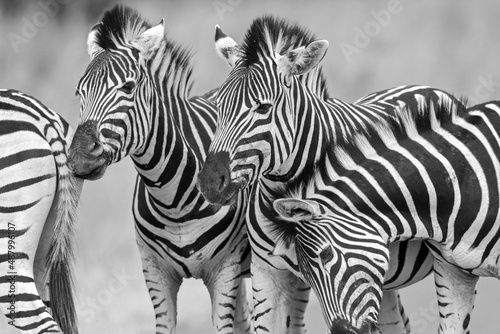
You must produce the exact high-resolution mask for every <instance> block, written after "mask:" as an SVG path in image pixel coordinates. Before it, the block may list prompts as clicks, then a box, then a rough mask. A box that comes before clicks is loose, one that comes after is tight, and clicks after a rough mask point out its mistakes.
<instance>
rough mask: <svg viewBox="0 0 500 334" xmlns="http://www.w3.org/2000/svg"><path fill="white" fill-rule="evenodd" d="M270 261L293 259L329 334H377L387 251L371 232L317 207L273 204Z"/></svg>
mask: <svg viewBox="0 0 500 334" xmlns="http://www.w3.org/2000/svg"><path fill="white" fill-rule="evenodd" d="M273 207H274V210H275V211H276V215H277V216H276V217H277V218H276V219H275V222H274V223H275V231H276V236H277V238H278V242H277V244H276V248H275V250H274V251H273V255H286V256H287V257H289V258H290V259H296V262H297V263H298V265H299V269H300V271H301V273H302V274H303V276H304V279H305V280H306V281H307V282H308V283H309V284H310V285H311V287H312V288H313V290H314V292H315V293H316V296H317V297H318V300H319V301H320V304H321V307H322V310H323V315H324V318H325V320H326V322H327V324H328V326H329V329H330V332H331V333H346V334H350V333H352V334H355V333H360V334H361V333H363V334H371V333H381V332H380V330H379V329H378V326H377V318H378V312H379V310H380V303H381V299H382V285H383V278H384V275H385V273H386V272H387V269H388V261H389V259H388V249H387V245H386V244H385V243H384V241H383V240H382V238H381V237H380V236H379V235H378V234H377V232H376V231H375V230H373V229H372V228H370V227H367V226H364V225H363V226H362V225H361V224H359V223H358V222H356V221H355V220H354V219H349V218H346V217H345V216H340V215H335V214H333V213H332V212H331V211H328V209H326V208H325V207H324V206H322V205H321V204H319V202H317V201H314V200H301V199H294V198H285V199H278V200H276V201H274V203H273Z"/></svg>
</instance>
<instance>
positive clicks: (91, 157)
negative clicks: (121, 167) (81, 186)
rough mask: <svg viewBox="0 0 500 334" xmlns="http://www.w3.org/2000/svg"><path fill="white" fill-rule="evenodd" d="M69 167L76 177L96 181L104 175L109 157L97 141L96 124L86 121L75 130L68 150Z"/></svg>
mask: <svg viewBox="0 0 500 334" xmlns="http://www.w3.org/2000/svg"><path fill="white" fill-rule="evenodd" d="M69 160H70V166H71V168H72V170H73V173H75V175H76V176H78V177H80V178H83V179H88V180H97V179H99V178H101V177H102V176H103V175H104V172H105V171H106V168H107V166H108V165H109V163H110V161H111V155H110V154H109V152H107V151H106V150H105V149H104V145H103V143H102V142H101V141H100V139H99V133H98V131H97V122H95V121H87V122H85V123H83V124H81V125H79V126H78V128H77V129H76V132H75V135H74V137H73V141H72V143H71V147H70V149H69Z"/></svg>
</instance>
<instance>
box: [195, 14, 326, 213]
mask: <svg viewBox="0 0 500 334" xmlns="http://www.w3.org/2000/svg"><path fill="white" fill-rule="evenodd" d="M215 39H216V42H215V45H216V49H217V51H218V53H219V55H220V56H221V57H222V58H224V59H225V60H226V61H227V62H228V64H229V65H230V66H231V67H232V70H231V72H230V74H229V77H228V78H227V80H226V81H225V82H224V83H223V84H222V86H221V88H220V90H219V92H218V94H217V109H218V118H217V130H216V133H215V137H214V139H213V141H212V144H211V146H210V149H209V153H208V155H207V159H206V161H205V163H204V167H203V169H202V171H201V173H200V174H199V179H198V180H199V182H198V184H199V187H200V190H201V192H202V193H203V194H204V196H205V197H206V199H207V200H208V201H209V202H211V203H213V204H221V205H224V204H230V203H232V201H233V199H234V198H235V195H236V193H237V192H238V191H239V190H241V189H243V188H245V187H246V186H249V185H251V184H253V183H254V182H255V181H256V180H257V179H258V178H259V177H261V175H270V174H272V173H274V172H279V169H280V167H281V166H282V165H283V164H284V163H285V161H287V159H288V158H289V157H290V153H291V151H292V149H293V145H294V138H295V132H296V131H297V129H298V128H299V124H300V122H303V121H304V120H302V119H299V117H297V116H296V113H295V112H294V109H295V108H296V106H297V107H299V108H300V104H301V103H302V104H303V103H305V102H304V101H303V100H302V101H297V100H300V98H297V96H295V95H296V94H295V89H296V86H297V85H302V84H303V81H306V82H308V81H311V82H313V81H315V80H314V79H310V78H308V77H307V76H305V75H306V74H308V73H314V75H315V76H317V72H316V71H313V69H316V68H317V65H318V64H319V62H320V61H321V60H322V58H323V56H324V55H325V53H326V50H327V48H328V42H326V41H322V40H314V39H313V36H312V35H311V34H310V33H309V32H308V31H306V30H304V29H302V28H300V27H298V26H297V25H290V24H288V23H287V22H286V21H283V20H278V19H276V18H274V17H269V16H265V17H263V18H259V19H257V20H255V21H254V23H253V24H252V26H251V27H250V29H249V31H248V32H247V35H246V38H245V42H244V43H243V45H242V46H239V45H237V44H236V42H235V41H234V40H233V39H231V38H230V37H228V36H226V35H225V34H224V33H223V32H222V31H221V30H220V28H219V27H216V38H215ZM311 75H313V74H311ZM315 82H317V80H316V81H315ZM297 103H298V104H297Z"/></svg>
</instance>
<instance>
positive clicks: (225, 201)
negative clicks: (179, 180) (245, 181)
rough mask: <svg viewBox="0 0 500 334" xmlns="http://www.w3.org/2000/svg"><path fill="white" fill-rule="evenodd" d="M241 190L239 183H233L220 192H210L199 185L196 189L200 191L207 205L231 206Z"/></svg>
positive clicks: (210, 190)
mask: <svg viewBox="0 0 500 334" xmlns="http://www.w3.org/2000/svg"><path fill="white" fill-rule="evenodd" d="M241 188H242V184H241V183H240V182H233V183H230V184H229V185H227V186H226V187H225V188H224V189H223V190H222V191H217V190H215V191H214V190H212V189H210V188H204V187H203V186H202V185H201V184H200V183H198V189H200V191H201V193H202V195H203V197H205V199H206V200H207V202H208V203H210V204H213V205H223V206H224V205H231V204H233V203H234V202H235V201H236V200H237V198H238V193H239V192H240V190H241Z"/></svg>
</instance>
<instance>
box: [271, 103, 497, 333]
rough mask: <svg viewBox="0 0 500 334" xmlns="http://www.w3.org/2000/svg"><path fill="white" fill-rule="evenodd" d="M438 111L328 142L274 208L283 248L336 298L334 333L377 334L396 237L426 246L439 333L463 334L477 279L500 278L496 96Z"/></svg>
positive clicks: (414, 114)
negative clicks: (332, 143) (342, 140)
mask: <svg viewBox="0 0 500 334" xmlns="http://www.w3.org/2000/svg"><path fill="white" fill-rule="evenodd" d="M440 109H448V110H449V109H450V106H449V105H447V104H439V105H437V106H432V107H431V112H430V113H429V114H426V115H423V114H422V110H408V112H407V113H403V114H402V115H401V116H400V117H399V118H397V119H396V120H395V122H393V123H392V124H376V125H375V126H374V128H373V130H371V131H369V132H367V133H359V134H357V135H355V136H354V138H353V140H351V141H349V142H346V143H345V144H343V145H338V146H336V147H331V150H330V151H329V152H328V154H326V155H325V158H324V159H325V161H324V163H323V164H318V166H317V168H318V169H319V170H318V172H317V173H310V174H309V175H308V176H305V177H304V178H303V179H302V180H297V182H292V184H289V185H287V188H286V189H285V188H284V189H283V191H284V192H283V197H282V198H281V199H278V200H276V201H275V202H274V203H273V206H274V209H275V211H276V215H277V217H276V219H275V229H276V233H277V234H278V235H279V237H278V238H280V239H281V240H282V242H281V244H282V245H283V247H281V250H282V251H284V252H287V251H288V252H290V250H291V252H292V253H294V254H296V256H297V257H298V262H299V265H300V267H301V270H302V271H303V272H304V275H305V276H310V277H313V278H312V279H313V280H314V281H315V282H316V283H317V285H316V288H317V289H325V291H328V293H329V294H330V296H333V299H334V300H333V301H327V302H329V304H328V306H327V307H328V308H329V309H330V310H331V311H332V312H333V313H334V314H336V316H337V317H336V318H335V319H332V322H331V323H332V331H333V332H335V333H358V332H359V333H365V332H366V329H367V328H370V330H371V331H368V333H378V332H377V330H376V325H375V322H376V318H377V312H378V306H379V303H380V298H381V288H382V280H383V277H384V273H385V271H386V270H387V262H388V249H387V244H389V243H391V242H393V241H395V240H411V239H415V238H418V239H422V240H426V241H427V242H428V245H429V248H430V249H431V252H432V254H433V256H434V257H435V262H434V271H435V273H434V279H435V285H436V294H437V300H438V305H439V315H440V324H439V333H469V331H470V328H469V325H470V319H471V313H472V309H473V306H474V299H475V286H476V283H477V281H478V279H479V277H495V278H498V279H500V263H499V259H500V238H499V236H500V200H499V193H500V181H499V180H500V101H491V102H487V103H483V104H480V105H477V106H473V107H470V108H469V109H465V108H463V107H459V108H453V109H452V112H451V113H449V112H446V111H445V112H440ZM320 174H321V175H322V176H321V178H320V177H318V175H320ZM289 223H291V224H289ZM289 242H292V244H294V245H295V246H292V244H290V243H289ZM290 247H292V248H290ZM326 273H328V275H327V274H326ZM322 294H323V293H319V295H320V296H321V295H322ZM353 298H355V299H356V301H355V303H357V305H353V302H352V300H353ZM335 330H337V331H335Z"/></svg>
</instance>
